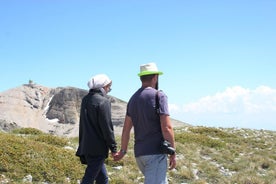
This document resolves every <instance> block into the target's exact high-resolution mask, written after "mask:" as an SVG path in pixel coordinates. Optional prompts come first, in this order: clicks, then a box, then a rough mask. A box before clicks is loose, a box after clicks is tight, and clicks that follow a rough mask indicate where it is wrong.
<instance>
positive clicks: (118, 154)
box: [112, 150, 126, 161]
mask: <svg viewBox="0 0 276 184" xmlns="http://www.w3.org/2000/svg"><path fill="white" fill-rule="evenodd" d="M125 154H126V151H125V150H120V151H119V152H116V153H112V157H113V160H114V161H119V160H121V159H122V158H123V157H124V156H125Z"/></svg>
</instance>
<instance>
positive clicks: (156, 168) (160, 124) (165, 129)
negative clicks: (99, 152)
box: [114, 63, 176, 184]
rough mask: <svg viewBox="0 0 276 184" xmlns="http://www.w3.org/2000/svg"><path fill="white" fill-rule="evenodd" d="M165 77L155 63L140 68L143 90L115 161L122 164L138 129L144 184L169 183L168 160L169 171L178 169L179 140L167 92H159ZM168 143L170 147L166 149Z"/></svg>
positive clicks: (129, 108) (131, 110) (136, 145)
mask: <svg viewBox="0 0 276 184" xmlns="http://www.w3.org/2000/svg"><path fill="white" fill-rule="evenodd" d="M162 74H163V72H161V71H159V70H158V68H157V66H156V64H155V63H147V64H143V65H141V66H140V73H138V76H139V77H140V80H141V82H142V86H141V87H140V88H139V89H138V90H137V91H136V92H135V93H134V94H133V95H132V97H131V98H130V100H129V101H128V104H127V112H126V117H125V122H124V127H123V131H122V137H121V150H120V152H119V154H118V155H116V156H115V157H114V160H115V161H118V160H120V159H122V158H123V157H124V155H125V154H126V153H127V147H128V143H129V139H130V132H131V129H132V127H134V154H135V158H136V163H137V165H138V167H139V169H140V171H141V172H142V173H143V175H144V177H145V178H144V184H167V183H168V179H167V168H168V159H167V158H168V157H169V169H174V168H175V167H176V156H175V155H176V154H175V140H174V132H173V127H172V124H171V121H170V117H169V115H170V114H169V108H168V99H167V96H166V94H165V93H164V92H163V91H160V90H158V77H159V75H162ZM164 142H166V143H168V144H166V146H162V145H164V144H162V143H164ZM164 147H165V148H164ZM162 148H163V149H162Z"/></svg>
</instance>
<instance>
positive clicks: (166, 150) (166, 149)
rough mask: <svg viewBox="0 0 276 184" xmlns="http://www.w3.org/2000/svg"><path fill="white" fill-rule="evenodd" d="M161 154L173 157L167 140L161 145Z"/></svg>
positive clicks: (172, 150) (172, 149)
mask: <svg viewBox="0 0 276 184" xmlns="http://www.w3.org/2000/svg"><path fill="white" fill-rule="evenodd" d="M161 149H162V152H163V153H164V154H169V155H174V154H175V149H174V148H173V147H171V143H170V142H169V141H167V140H164V141H163V142H162V145H161Z"/></svg>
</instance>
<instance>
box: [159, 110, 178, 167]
mask: <svg viewBox="0 0 276 184" xmlns="http://www.w3.org/2000/svg"><path fill="white" fill-rule="evenodd" d="M160 123H161V130H162V134H163V137H164V139H165V140H167V141H169V142H170V143H171V146H172V147H173V148H174V149H175V148H176V147H175V141H174V132H173V127H172V124H171V120H170V116H168V115H160ZM169 158H170V169H173V168H175V167H176V158H175V154H174V155H170V156H169Z"/></svg>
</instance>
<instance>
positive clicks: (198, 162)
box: [0, 127, 276, 184]
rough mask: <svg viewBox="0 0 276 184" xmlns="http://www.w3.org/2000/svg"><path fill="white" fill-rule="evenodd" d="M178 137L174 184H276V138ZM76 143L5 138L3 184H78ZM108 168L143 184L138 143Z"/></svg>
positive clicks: (115, 182) (0, 150) (119, 179)
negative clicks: (26, 183) (27, 183)
mask: <svg viewBox="0 0 276 184" xmlns="http://www.w3.org/2000/svg"><path fill="white" fill-rule="evenodd" d="M175 137H176V142H177V164H178V166H177V168H176V169H174V170H172V171H168V178H169V182H170V183H172V184H181V183H190V184H207V183H209V184H216V183H218V184H221V183H222V184H223V183H225V184H228V183H229V184H233V183H237V184H276V132H273V131H264V130H259V131H258V130H249V129H233V128H232V129H222V128H209V127H183V128H177V129H175ZM119 139H120V138H119V137H117V140H118V142H120V140H119ZM77 142H78V139H77V138H72V139H67V138H62V137H56V136H52V135H48V134H44V133H42V132H40V131H38V130H35V129H20V130H17V131H15V132H13V133H10V134H7V133H0V183H23V178H24V177H25V176H26V175H28V174H30V175H32V177H33V179H32V181H33V183H42V182H47V183H78V182H79V180H80V179H81V177H82V175H83V172H84V169H85V167H84V166H83V165H81V164H80V163H79V160H78V159H77V157H76V156H75V149H76V147H77ZM65 147H69V148H70V147H71V149H66V148H65ZM106 165H107V170H108V173H109V178H110V183H111V184H135V183H137V184H139V183H143V175H142V174H141V173H140V171H139V170H138V167H137V166H136V162H135V158H134V154H133V137H132V140H131V141H130V146H129V151H128V154H127V155H126V156H125V157H124V159H123V160H121V161H120V162H114V161H113V160H112V159H111V158H109V159H107V160H106Z"/></svg>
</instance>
